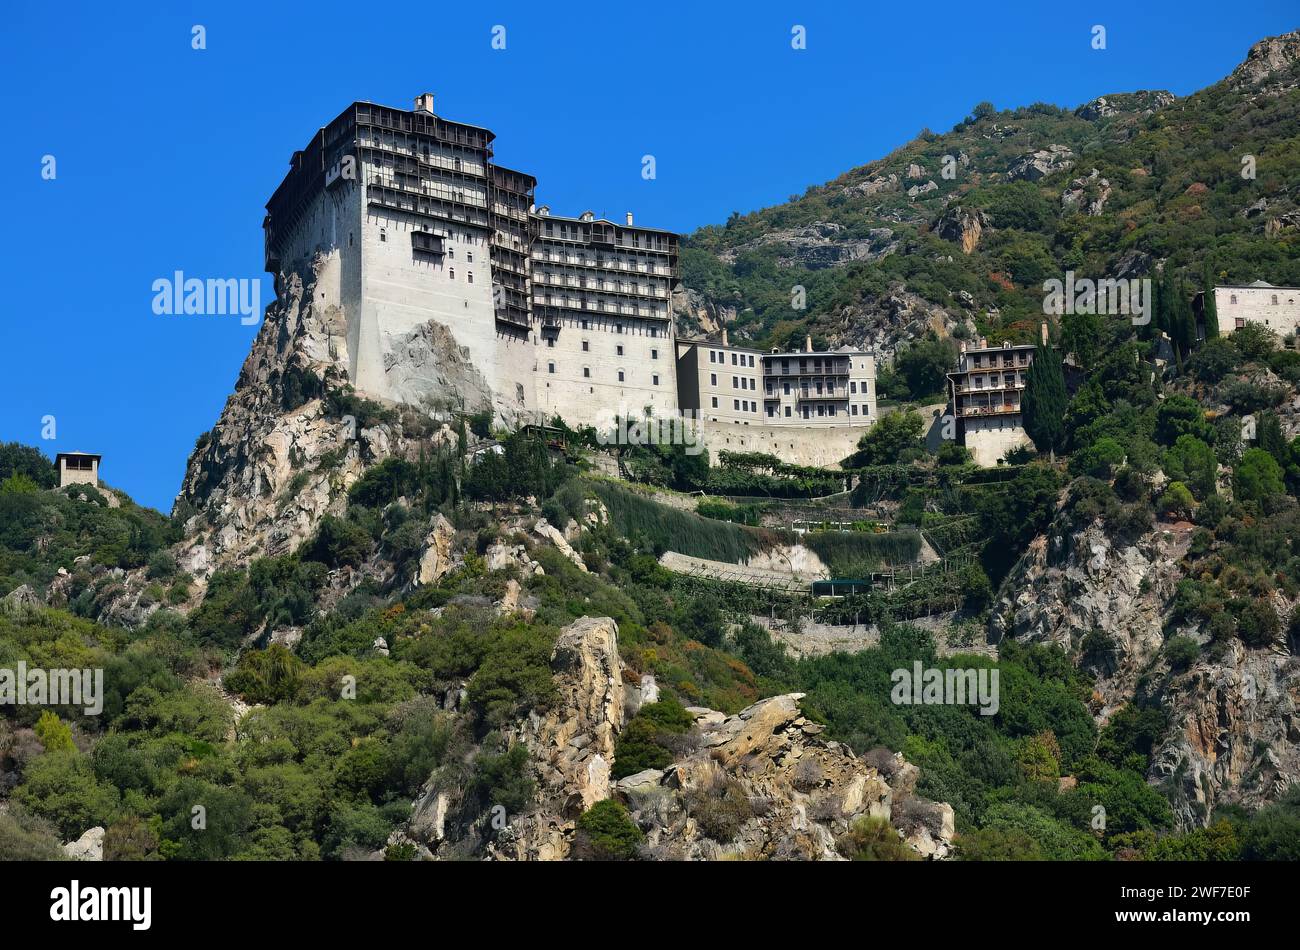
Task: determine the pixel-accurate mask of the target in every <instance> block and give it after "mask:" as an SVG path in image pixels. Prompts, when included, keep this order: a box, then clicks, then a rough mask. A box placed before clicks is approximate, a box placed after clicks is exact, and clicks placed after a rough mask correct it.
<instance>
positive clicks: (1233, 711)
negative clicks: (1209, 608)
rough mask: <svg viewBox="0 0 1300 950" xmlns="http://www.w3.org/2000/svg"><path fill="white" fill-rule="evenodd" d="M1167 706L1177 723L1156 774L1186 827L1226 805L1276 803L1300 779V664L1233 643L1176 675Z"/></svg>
mask: <svg viewBox="0 0 1300 950" xmlns="http://www.w3.org/2000/svg"><path fill="white" fill-rule="evenodd" d="M1164 701H1165V703H1166V704H1167V705H1168V707H1169V708H1170V709H1171V711H1172V712H1173V713H1174V725H1173V729H1171V731H1170V733H1169V735H1168V736H1166V738H1165V741H1164V742H1163V743H1162V745H1161V746H1160V747H1159V749H1158V750H1157V752H1156V756H1155V764H1154V766H1153V768H1152V774H1151V776H1150V777H1151V778H1153V779H1160V780H1161V781H1162V782H1164V783H1166V784H1167V785H1168V786H1169V787H1170V789H1171V792H1172V796H1171V797H1172V799H1173V805H1174V813H1175V815H1176V816H1177V818H1178V821H1179V824H1181V825H1183V826H1185V827H1186V826H1193V825H1198V824H1204V823H1205V821H1206V818H1207V816H1209V814H1210V811H1211V809H1212V808H1214V807H1215V806H1217V805H1220V804H1238V803H1239V804H1244V805H1246V806H1247V807H1252V808H1253V807H1256V806H1258V805H1262V804H1265V803H1267V802H1270V801H1275V800H1276V799H1277V798H1278V797H1280V796H1281V795H1282V794H1283V793H1284V792H1285V791H1286V790H1287V788H1288V787H1289V786H1291V785H1293V784H1295V783H1296V782H1300V708H1298V704H1300V659H1297V658H1296V657H1293V656H1287V655H1285V654H1281V653H1280V652H1274V651H1270V650H1248V649H1246V648H1245V647H1244V646H1242V644H1241V643H1240V642H1238V641H1233V642H1232V643H1231V645H1230V649H1229V651H1228V653H1227V655H1226V656H1224V657H1222V658H1220V659H1216V660H1214V661H1209V660H1204V659H1203V660H1202V661H1200V662H1198V663H1196V664H1195V665H1194V666H1193V667H1192V669H1190V670H1189V671H1188V672H1187V673H1186V674H1184V675H1182V676H1179V677H1175V678H1173V679H1172V680H1171V682H1170V684H1169V686H1168V687H1167V688H1166V690H1165V692H1164Z"/></svg>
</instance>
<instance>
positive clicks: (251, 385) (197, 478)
mask: <svg viewBox="0 0 1300 950" xmlns="http://www.w3.org/2000/svg"><path fill="white" fill-rule="evenodd" d="M338 266H339V265H338V261H337V258H329V257H317V258H316V260H315V261H314V263H313V264H312V266H311V267H310V268H309V269H308V270H307V271H306V272H303V273H299V272H293V273H289V274H285V275H281V278H280V280H279V282H278V285H279V295H278V296H277V298H276V300H275V301H274V302H273V303H272V304H271V305H270V306H269V307H268V308H267V312H266V318H265V320H264V321H263V323H262V326H261V329H260V330H259V332H258V335H257V339H256V340H255V341H254V343H253V347H252V350H251V351H250V353H249V355H248V358H247V359H246V360H245V361H244V365H243V368H242V369H241V370H240V374H239V380H238V382H237V383H236V386H235V390H234V392H233V393H232V394H231V396H230V398H229V399H228V400H227V401H226V406H225V408H224V409H223V410H222V413H221V418H220V419H219V420H218V422H217V424H216V426H215V427H214V428H213V429H212V431H211V432H209V433H206V434H205V435H204V436H203V437H201V438H200V439H199V442H198V444H197V445H196V446H195V448H194V453H193V454H192V455H191V457H190V460H189V464H188V466H187V469H186V473H185V478H184V481H183V483H182V486H181V494H180V498H179V500H178V503H177V504H178V510H181V511H186V512H192V516H191V517H190V518H189V520H188V522H187V524H186V534H185V541H184V542H182V544H181V545H180V546H179V548H178V550H177V560H178V562H179V563H180V566H181V567H182V569H184V570H186V571H188V572H189V573H190V574H192V575H194V576H195V577H196V578H197V579H198V580H199V581H200V582H202V581H203V580H204V579H205V578H207V577H208V576H209V575H210V574H211V573H212V571H214V570H215V569H217V568H219V567H234V566H242V565H244V564H246V563H247V562H248V561H249V560H251V559H252V558H254V557H258V556H266V555H277V554H285V553H289V552H290V551H292V550H293V549H294V548H295V547H296V546H297V545H298V544H300V543H301V542H302V541H304V540H305V539H306V538H307V537H309V536H310V535H311V533H312V532H313V531H314V530H315V527H316V525H317V524H318V523H319V521H320V519H321V518H322V517H324V516H325V515H327V514H335V515H337V514H341V513H342V512H343V511H344V510H345V508H346V493H347V489H348V487H349V486H350V485H351V484H352V483H353V482H355V481H356V479H357V478H359V477H360V476H361V474H362V473H363V472H364V471H365V469H366V468H367V467H368V466H370V465H372V464H375V463H376V462H379V461H382V460H383V459H385V458H388V457H390V456H393V455H414V454H415V453H416V452H418V451H419V450H421V449H423V450H425V451H434V450H436V449H438V448H440V447H445V446H450V445H451V444H453V443H454V439H455V433H454V431H453V430H452V428H451V426H450V425H447V424H445V423H442V422H439V421H438V417H437V416H438V414H437V411H436V410H434V409H430V410H429V411H428V412H419V411H417V410H415V409H412V408H410V407H398V406H394V405H391V404H385V405H382V406H381V405H379V404H377V403H374V402H369V403H358V402H357V401H354V402H347V401H339V400H337V399H334V398H333V397H335V396H337V394H341V393H346V387H347V385H348V375H347V366H348V355H347V343H346V340H347V325H346V319H345V315H344V312H343V309H342V307H341V305H340V304H339V302H338V301H335V300H332V299H331V298H330V294H329V293H327V291H326V290H325V289H324V288H326V287H328V286H331V285H332V284H335V283H336V282H337V281H336V275H332V274H331V270H332V269H334V268H337V267H338ZM445 335H446V330H445V328H439V327H429V328H425V329H423V330H417V331H413V333H412V334H411V340H410V341H409V342H410V346H409V347H407V348H406V350H407V352H408V355H409V357H410V360H409V362H407V363H403V365H402V366H394V367H391V372H392V373H393V374H394V375H395V378H398V379H405V378H407V376H410V377H411V378H412V379H414V378H416V377H417V376H418V377H419V378H421V379H423V380H425V383H426V385H427V380H428V379H429V378H436V379H438V380H441V381H442V382H443V383H445V384H446V385H448V386H451V385H466V386H470V383H469V381H467V380H465V379H463V378H462V377H463V376H464V372H459V371H460V370H465V368H464V366H462V365H461V363H459V362H458V360H459V357H458V356H457V354H456V353H455V352H454V351H450V352H449V351H448V348H447V347H446V346H445V345H444V346H442V349H441V352H442V353H443V355H444V357H445V358H444V359H443V361H442V362H441V363H440V364H439V365H440V366H442V367H443V369H442V371H441V375H439V372H436V371H435V367H434V363H435V362H437V361H436V360H434V358H433V356H432V355H431V353H432V352H433V351H434V350H437V349H438V348H439V347H438V341H439V340H442V336H445ZM442 343H443V344H446V340H442ZM458 372H459V375H458ZM466 372H467V370H466ZM403 374H406V375H403ZM426 391H428V390H427V389H426ZM469 391H473V389H472V386H471V387H470V390H469ZM358 404H359V405H360V406H363V407H364V409H365V411H363V412H358V409H357V408H354V406H356V405H358Z"/></svg>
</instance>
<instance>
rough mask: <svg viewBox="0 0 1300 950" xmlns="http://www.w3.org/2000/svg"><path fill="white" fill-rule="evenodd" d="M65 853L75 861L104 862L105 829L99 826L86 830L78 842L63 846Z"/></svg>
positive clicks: (70, 842)
mask: <svg viewBox="0 0 1300 950" xmlns="http://www.w3.org/2000/svg"><path fill="white" fill-rule="evenodd" d="M63 853H64V854H66V855H67V856H68V858H69V859H71V860H73V861H103V860H104V829H103V828H102V827H100V826H98V825H96V826H95V827H94V828H88V829H86V832H85V834H83V835H82V836H81V837H80V838H78V839H77V840H76V841H69V842H68V843H67V844H65V845H64V846H63Z"/></svg>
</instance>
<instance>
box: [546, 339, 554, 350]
mask: <svg viewBox="0 0 1300 950" xmlns="http://www.w3.org/2000/svg"><path fill="white" fill-rule="evenodd" d="M546 345H547V346H549V347H550V348H551V349H555V337H547V339H546Z"/></svg>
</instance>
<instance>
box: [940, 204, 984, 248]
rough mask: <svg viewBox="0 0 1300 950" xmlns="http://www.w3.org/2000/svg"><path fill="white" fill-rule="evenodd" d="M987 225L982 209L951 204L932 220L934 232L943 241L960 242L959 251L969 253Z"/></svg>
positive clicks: (976, 244)
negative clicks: (935, 219)
mask: <svg viewBox="0 0 1300 950" xmlns="http://www.w3.org/2000/svg"><path fill="white" fill-rule="evenodd" d="M988 227H989V219H988V215H986V214H985V213H984V212H983V211H981V210H979V209H978V208H976V209H974V210H971V209H969V208H963V207H961V206H960V205H953V206H952V207H951V208H949V209H948V210H947V211H945V212H944V213H943V214H941V215H940V216H939V220H937V221H935V222H934V233H935V234H936V235H937V236H938V237H941V238H943V239H944V240H945V241H954V242H956V243H957V244H960V245H961V252H962V253H963V254H969V253H971V252H972V251H974V250H975V248H977V247H978V246H979V243H980V238H981V237H983V235H984V231H985V229H986V228H988Z"/></svg>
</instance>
